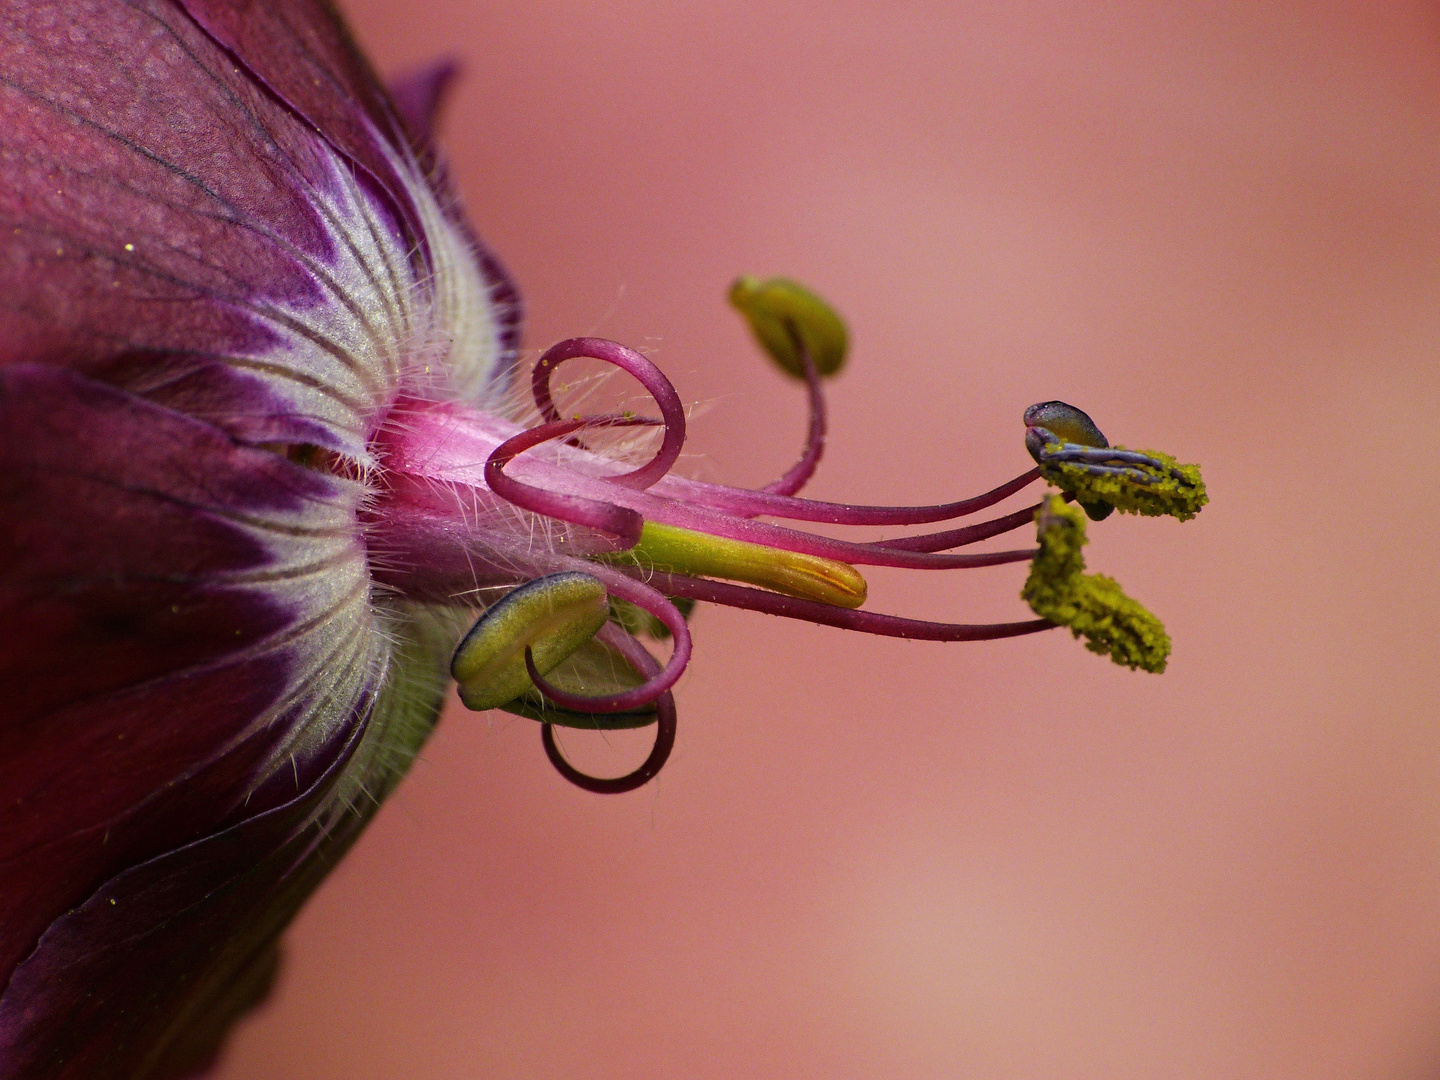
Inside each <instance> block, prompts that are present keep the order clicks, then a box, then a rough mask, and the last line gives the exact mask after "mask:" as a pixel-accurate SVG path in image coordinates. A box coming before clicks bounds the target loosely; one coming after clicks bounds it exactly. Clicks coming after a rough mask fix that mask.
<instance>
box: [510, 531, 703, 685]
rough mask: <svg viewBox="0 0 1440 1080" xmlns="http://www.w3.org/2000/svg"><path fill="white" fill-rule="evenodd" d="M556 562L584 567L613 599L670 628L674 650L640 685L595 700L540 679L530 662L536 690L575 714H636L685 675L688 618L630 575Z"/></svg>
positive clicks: (589, 565) (607, 568) (592, 565)
mask: <svg viewBox="0 0 1440 1080" xmlns="http://www.w3.org/2000/svg"><path fill="white" fill-rule="evenodd" d="M556 561H557V562H560V563H565V564H569V565H570V566H573V567H574V568H575V569H577V570H580V568H581V567H584V569H583V570H580V572H581V573H582V574H583V573H590V574H593V575H594V576H595V577H597V578H599V579H600V580H601V582H603V583H604V585H605V588H606V589H607V590H609V593H610V595H611V596H618V597H619V598H620V599H621V600H628V601H629V602H630V603H632V604H634V605H636V606H637V607H640V608H643V609H644V610H645V611H648V612H649V613H650V614H651V615H654V616H655V617H656V618H657V619H659V620H660V621H661V622H662V623H664V624H665V626H666V627H667V628H668V629H669V631H670V633H671V635H672V636H673V637H674V639H675V647H674V649H673V650H672V651H671V653H670V659H669V661H667V662H666V664H665V666H664V667H663V668H661V669H660V670H659V671H658V672H657V673H656V674H654V675H653V676H651V677H650V678H648V679H646V681H645V682H643V683H641V684H640V685H639V686H637V687H635V688H633V689H631V690H626V691H623V692H621V693H616V694H602V695H597V696H595V697H590V696H587V695H584V694H569V693H566V692H565V691H563V690H561V689H560V688H559V687H556V686H552V685H550V684H549V683H547V682H546V681H545V680H544V679H543V678H539V677H537V675H538V672H537V671H536V670H535V669H534V668H533V666H532V665H530V664H529V662H528V661H527V665H526V666H527V668H528V669H529V670H530V679H531V682H533V683H534V685H535V689H537V690H539V691H540V693H542V694H544V695H545V697H547V698H548V699H550V700H551V701H553V702H554V703H555V704H557V705H559V706H561V707H562V708H566V709H570V710H572V711H574V712H591V713H624V712H633V711H634V710H635V709H638V708H640V707H642V706H645V705H648V704H650V703H651V702H652V701H656V700H657V699H658V698H659V697H660V695H661V694H662V693H664V692H665V691H666V690H669V689H670V688H671V687H672V686H674V685H675V683H676V682H677V681H678V680H679V678H680V676H681V675H682V674H683V673H684V671H685V665H686V664H688V663H689V662H690V652H691V648H692V643H691V640H690V628H689V627H688V626H687V625H686V623H685V616H684V615H682V614H680V612H679V610H677V609H676V607H675V605H674V604H673V603H671V602H670V600H669V599H668V598H667V597H666V596H665V595H664V594H663V593H660V592H657V591H656V590H655V589H653V588H652V587H650V586H649V585H646V584H645V583H644V582H641V581H637V580H635V578H633V577H630V576H627V575H626V574H625V573H623V572H622V571H620V570H619V569H618V568H616V567H610V566H605V565H602V564H600V563H591V562H585V561H583V560H580V559H568V558H557V559H556Z"/></svg>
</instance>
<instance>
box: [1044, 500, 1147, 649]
mask: <svg viewBox="0 0 1440 1080" xmlns="http://www.w3.org/2000/svg"><path fill="white" fill-rule="evenodd" d="M1035 524H1036V526H1037V528H1038V531H1039V534H1040V553H1039V554H1038V555H1037V556H1036V557H1035V562H1034V563H1033V565H1032V566H1031V568H1030V577H1029V579H1028V580H1027V581H1026V582H1025V587H1024V589H1022V590H1021V592H1020V595H1021V597H1022V598H1023V599H1024V600H1025V602H1026V603H1028V604H1029V605H1030V607H1031V609H1032V610H1033V611H1034V612H1035V614H1036V615H1039V616H1041V617H1043V618H1046V619H1049V620H1050V621H1051V622H1054V623H1058V624H1060V625H1061V626H1068V627H1070V630H1071V632H1072V633H1073V634H1074V635H1075V636H1076V637H1077V638H1079V637H1083V638H1085V647H1086V648H1087V649H1089V650H1090V651H1091V652H1095V653H1099V654H1100V655H1101V656H1109V657H1110V658H1111V659H1112V660H1114V661H1115V663H1117V664H1121V665H1123V666H1125V667H1128V668H1143V669H1144V670H1146V671H1153V672H1156V673H1157V674H1158V673H1159V672H1162V671H1164V670H1165V664H1166V661H1167V659H1168V658H1169V655H1170V636H1169V635H1168V634H1167V633H1165V627H1164V626H1163V625H1162V624H1161V622H1160V620H1159V619H1157V618H1155V616H1154V615H1151V614H1150V612H1148V611H1146V610H1145V608H1144V607H1142V606H1141V605H1140V604H1139V603H1138V602H1137V601H1135V600H1132V599H1131V598H1130V597H1128V596H1126V595H1125V592H1124V590H1122V589H1121V588H1120V586H1119V584H1118V583H1117V582H1116V581H1115V580H1114V579H1113V578H1108V577H1105V576H1104V575H1102V574H1087V573H1085V572H1084V570H1085V557H1084V555H1083V554H1082V553H1081V549H1082V548H1083V547H1084V546H1085V543H1086V539H1085V518H1084V517H1083V516H1082V515H1081V513H1080V512H1079V510H1077V509H1075V508H1074V507H1072V506H1067V505H1065V500H1064V499H1062V498H1061V497H1060V496H1059V495H1053V496H1051V497H1050V499H1049V501H1048V502H1046V503H1045V504H1044V505H1042V506H1041V507H1040V509H1039V510H1038V511H1037V512H1036V514H1035Z"/></svg>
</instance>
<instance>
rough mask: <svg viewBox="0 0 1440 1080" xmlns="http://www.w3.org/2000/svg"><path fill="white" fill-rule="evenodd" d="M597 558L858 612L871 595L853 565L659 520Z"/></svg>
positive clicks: (651, 522)
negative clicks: (733, 583) (632, 541)
mask: <svg viewBox="0 0 1440 1080" xmlns="http://www.w3.org/2000/svg"><path fill="white" fill-rule="evenodd" d="M597 558H600V559H603V560H604V561H605V562H612V563H622V564H626V563H628V564H632V565H635V566H641V567H644V568H646V569H647V570H661V571H664V572H665V573H669V574H692V575H696V576H699V577H717V578H724V579H726V580H727V581H743V582H745V583H746V584H748V585H758V586H760V587H761V588H762V589H771V590H773V591H774V592H778V593H784V594H785V595H786V596H794V597H798V598H800V599H802V600H817V601H819V602H820V603H822V604H833V605H835V606H836V607H842V608H858V607H859V606H860V605H861V604H863V603H865V595H866V592H867V586H866V584H865V578H864V577H862V576H861V574H860V572H859V571H858V570H856V569H855V568H854V567H853V566H851V565H850V564H849V563H842V562H836V561H835V560H834V559H822V558H820V557H819V556H816V555H806V554H803V553H801V552H798V551H785V550H783V549H780V548H769V547H765V546H764V545H762V544H752V543H750V542H748V541H745V540H731V539H729V538H727V537H722V536H711V535H709V534H708V533H701V532H695V531H693V530H691V529H682V528H679V527H677V526H674V525H662V524H660V523H659V522H655V521H647V522H645V527H644V528H643V529H642V530H641V532H640V542H639V543H638V544H636V545H635V546H634V547H632V548H629V549H627V550H625V551H618V552H615V553H614V554H609V555H602V556H597Z"/></svg>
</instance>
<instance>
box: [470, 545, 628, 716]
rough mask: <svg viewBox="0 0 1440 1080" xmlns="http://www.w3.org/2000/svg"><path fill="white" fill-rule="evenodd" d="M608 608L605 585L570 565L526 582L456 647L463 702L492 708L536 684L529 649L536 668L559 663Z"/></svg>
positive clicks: (587, 636)
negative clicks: (529, 669) (570, 568)
mask: <svg viewBox="0 0 1440 1080" xmlns="http://www.w3.org/2000/svg"><path fill="white" fill-rule="evenodd" d="M609 614H610V602H609V596H608V594H607V593H606V591H605V586H604V585H603V584H602V583H601V582H600V581H599V580H597V579H596V578H593V577H591V576H590V575H589V574H583V573H579V572H578V571H566V572H563V573H559V574H550V575H548V576H546V577H542V578H536V579H535V580H534V581H529V582H526V583H525V584H524V585H521V586H520V587H519V588H517V589H514V590H513V591H511V592H509V593H506V594H505V596H504V597H502V598H501V599H500V600H498V601H496V602H495V603H494V604H493V605H491V606H490V607H489V608H488V609H487V610H486V612H485V614H483V615H481V616H480V618H479V619H478V620H476V622H475V625H474V626H472V627H471V628H470V632H469V633H468V634H466V635H465V637H464V639H463V640H462V641H461V642H460V645H459V646H458V647H457V648H456V650H455V655H454V657H453V659H452V660H451V662H450V674H451V675H453V676H454V677H455V681H456V682H457V683H458V684H459V688H460V700H461V701H462V702H464V703H465V707H466V708H468V709H473V710H475V711H476V712H480V711H482V710H484V709H494V708H498V707H499V706H501V705H504V704H506V703H508V702H511V701H513V700H515V699H516V698H518V697H520V696H521V695H522V694H524V693H525V692H526V691H529V690H533V689H534V688H535V684H534V683H533V682H531V680H530V676H529V674H528V672H527V670H526V662H525V654H526V652H527V650H528V651H529V652H530V653H531V654H532V655H533V662H534V666H535V668H536V670H538V671H540V672H542V673H545V672H549V671H551V670H553V669H554V668H556V667H557V666H558V665H559V664H560V663H561V661H563V660H565V659H566V658H567V657H568V656H570V655H571V654H572V653H574V652H575V651H576V650H577V649H579V648H580V647H581V646H582V645H584V644H585V643H586V642H587V641H589V640H590V639H591V638H593V637H594V636H595V634H596V633H597V632H598V631H599V630H600V628H601V627H602V626H604V625H605V620H606V619H607V618H608V617H609Z"/></svg>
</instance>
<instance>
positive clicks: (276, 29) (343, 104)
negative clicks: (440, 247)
mask: <svg viewBox="0 0 1440 1080" xmlns="http://www.w3.org/2000/svg"><path fill="white" fill-rule="evenodd" d="M180 6H181V7H183V8H184V9H185V10H186V11H188V12H189V13H190V15H191V17H192V18H194V19H195V21H196V22H197V23H199V24H200V25H201V26H202V27H204V28H205V30H206V31H207V32H208V33H209V34H210V35H211V36H212V37H213V38H214V39H215V40H216V41H217V42H219V43H220V44H221V45H223V46H224V47H225V48H226V49H228V50H230V52H231V53H233V54H234V55H235V56H236V57H237V58H238V59H239V61H240V62H241V63H242V64H244V65H245V66H246V67H247V68H249V69H250V71H251V72H252V73H253V74H254V76H255V77H256V78H258V79H259V80H260V81H261V82H263V83H264V84H265V85H266V86H268V87H269V88H270V89H271V90H272V91H273V92H274V93H275V94H276V96H278V97H279V98H280V99H281V100H282V101H284V102H285V103H286V104H288V105H289V106H290V107H291V108H293V109H294V110H295V111H296V112H297V113H299V114H300V115H301V116H303V117H304V118H305V119H306V120H307V121H308V122H309V123H310V124H311V125H312V126H313V127H314V128H316V129H317V130H318V131H320V132H321V133H322V134H323V135H324V136H325V138H326V139H327V140H328V141H329V142H330V143H331V144H332V145H333V146H334V147H335V148H336V149H337V150H339V151H340V152H341V153H342V154H344V155H345V156H346V157H348V158H350V159H351V160H352V161H354V162H355V163H356V164H357V165H359V166H360V167H361V168H363V169H365V171H366V172H368V173H369V174H370V175H371V176H372V177H374V179H375V180H376V181H377V182H379V183H380V184H381V185H383V186H384V188H385V189H386V190H387V191H388V192H389V193H390V195H391V197H392V198H394V199H395V200H396V204H397V206H398V207H399V208H400V209H401V210H402V212H403V213H404V214H405V216H406V218H407V220H408V222H409V224H410V225H411V228H412V230H413V231H414V233H415V234H416V235H417V236H422V235H423V233H422V230H421V228H420V219H419V217H418V215H417V214H416V208H415V206H414V204H413V203H412V202H411V200H410V196H409V191H408V188H407V185H406V183H405V179H404V178H403V177H402V176H401V174H400V172H399V171H398V164H399V162H398V161H397V158H396V151H397V150H398V149H399V148H400V147H402V146H403V145H404V144H405V133H404V131H403V130H402V128H401V125H400V122H399V118H398V117H397V115H396V113H395V110H394V108H393V107H392V106H391V104H390V101H389V98H388V97H387V96H386V94H385V90H384V88H383V87H382V86H381V84H380V82H379V80H378V79H377V78H376V77H375V74H374V72H372V71H371V70H370V65H369V64H368V63H367V62H366V61H365V58H364V57H363V56H361V55H360V52H359V50H357V49H356V48H355V44H354V42H353V41H352V40H351V38H350V34H349V32H348V31H347V30H346V28H345V26H344V25H343V24H342V23H341V22H340V19H339V17H338V16H337V15H336V13H335V9H334V7H333V6H332V5H330V4H329V3H326V2H325V0H283V2H282V0H180Z"/></svg>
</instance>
